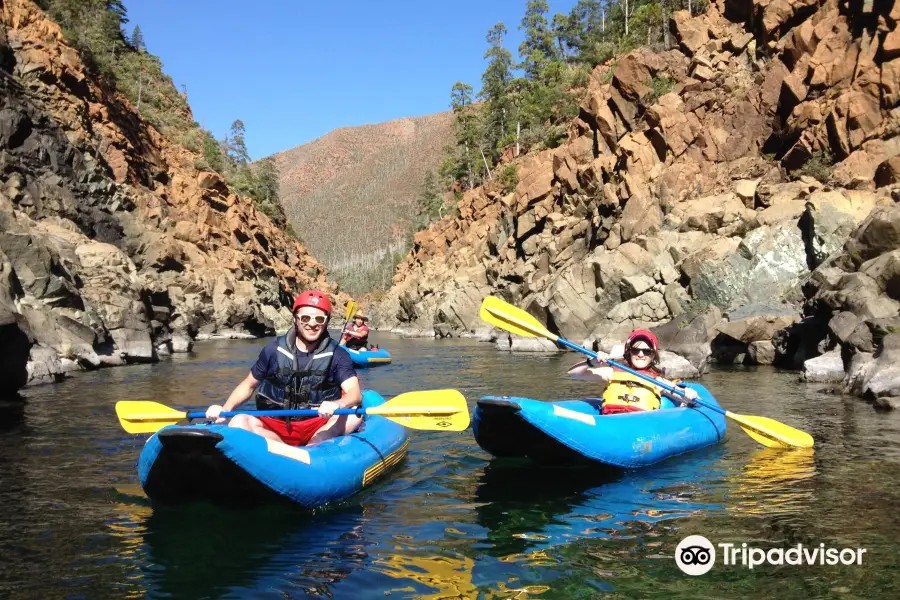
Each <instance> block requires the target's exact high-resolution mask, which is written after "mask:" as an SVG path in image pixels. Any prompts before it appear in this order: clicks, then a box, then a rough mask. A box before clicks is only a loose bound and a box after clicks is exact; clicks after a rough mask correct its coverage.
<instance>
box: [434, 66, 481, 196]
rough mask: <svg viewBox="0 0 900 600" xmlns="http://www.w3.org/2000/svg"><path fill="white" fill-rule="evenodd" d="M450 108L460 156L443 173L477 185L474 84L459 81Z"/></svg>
mask: <svg viewBox="0 0 900 600" xmlns="http://www.w3.org/2000/svg"><path fill="white" fill-rule="evenodd" d="M450 108H452V109H453V131H454V134H455V137H456V150H455V152H454V155H455V156H457V157H458V160H456V161H455V162H454V163H453V164H452V165H451V164H448V165H446V167H445V168H444V169H443V170H442V174H443V175H444V176H445V177H447V178H448V179H450V180H451V181H448V185H449V184H450V183H451V182H452V181H458V180H462V179H465V180H466V182H467V187H468V188H469V189H472V188H473V187H475V185H476V178H475V172H476V170H477V168H476V166H475V165H476V160H475V156H476V148H477V147H478V143H477V140H478V117H477V115H476V114H475V109H474V107H473V106H472V86H470V85H468V84H465V83H462V82H461V81H457V82H456V83H455V84H453V88H452V89H451V90H450Z"/></svg>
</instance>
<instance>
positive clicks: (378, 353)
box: [347, 348, 391, 367]
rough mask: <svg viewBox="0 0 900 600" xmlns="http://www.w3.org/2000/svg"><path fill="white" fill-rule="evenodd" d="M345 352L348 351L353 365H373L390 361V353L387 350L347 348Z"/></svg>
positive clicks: (385, 363)
mask: <svg viewBox="0 0 900 600" xmlns="http://www.w3.org/2000/svg"><path fill="white" fill-rule="evenodd" d="M347 352H349V353H350V358H351V359H352V360H353V366H355V367H374V366H376V365H387V364H390V362H391V355H390V354H389V353H388V351H387V350H381V349H379V350H351V349H349V348H347Z"/></svg>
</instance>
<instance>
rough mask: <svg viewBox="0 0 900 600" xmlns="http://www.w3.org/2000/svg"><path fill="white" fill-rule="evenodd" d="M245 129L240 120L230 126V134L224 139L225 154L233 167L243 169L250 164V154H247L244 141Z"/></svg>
mask: <svg viewBox="0 0 900 600" xmlns="http://www.w3.org/2000/svg"><path fill="white" fill-rule="evenodd" d="M245 135H246V129H245V127H244V122H243V121H241V120H240V119H237V120H235V122H234V123H232V124H231V132H230V133H229V135H228V137H227V138H226V141H225V144H226V148H227V150H226V154H227V156H228V159H229V160H230V161H231V163H232V164H233V165H234V166H235V167H245V166H247V164H248V163H249V162H250V154H249V153H248V152H247V144H246V142H245V141H244V136H245Z"/></svg>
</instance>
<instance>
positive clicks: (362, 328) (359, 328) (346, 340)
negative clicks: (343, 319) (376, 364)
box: [341, 309, 369, 350]
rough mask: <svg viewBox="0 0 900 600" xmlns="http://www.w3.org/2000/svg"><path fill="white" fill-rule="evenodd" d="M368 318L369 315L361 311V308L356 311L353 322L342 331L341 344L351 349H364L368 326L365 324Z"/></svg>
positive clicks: (366, 342) (367, 340)
mask: <svg viewBox="0 0 900 600" xmlns="http://www.w3.org/2000/svg"><path fill="white" fill-rule="evenodd" d="M368 320H369V317H367V316H366V315H365V313H363V311H362V309H360V310H358V311H356V314H355V315H354V316H353V322H352V323H351V324H350V325H348V326H347V330H346V331H344V337H343V339H341V346H347V347H348V348H350V349H351V350H365V349H366V344H368V343H369V326H368V325H366V322H367V321H368Z"/></svg>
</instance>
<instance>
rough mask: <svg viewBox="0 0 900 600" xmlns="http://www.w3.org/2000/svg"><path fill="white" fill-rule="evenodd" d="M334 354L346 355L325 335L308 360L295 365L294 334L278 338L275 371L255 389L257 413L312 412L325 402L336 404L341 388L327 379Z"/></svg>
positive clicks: (295, 333)
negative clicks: (334, 402) (309, 410)
mask: <svg viewBox="0 0 900 600" xmlns="http://www.w3.org/2000/svg"><path fill="white" fill-rule="evenodd" d="M335 352H346V350H344V349H343V348H340V346H338V343H337V342H335V341H334V340H333V339H331V337H330V336H329V335H328V334H327V333H326V334H325V336H324V337H323V338H322V339H321V340H319V345H318V346H317V347H316V349H315V352H314V353H313V356H312V358H311V359H310V360H309V362H307V364H305V365H297V364H296V363H297V332H296V330H295V329H294V328H291V329H290V330H289V331H288V332H287V333H286V334H285V335H282V336H280V337H279V338H278V347H277V352H276V357H277V360H278V368H277V369H276V370H275V374H274V375H271V376H269V377H267V378H266V379H264V380H263V381H261V382H260V383H259V386H257V388H256V408H257V410H281V409H285V410H301V409H306V408H315V407H317V406H319V405H320V404H322V403H323V402H325V401H326V400H340V398H341V387H340V385H339V384H338V383H336V382H334V381H331V380H329V379H328V371H329V369H330V368H331V361H332V360H334V353H335Z"/></svg>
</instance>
